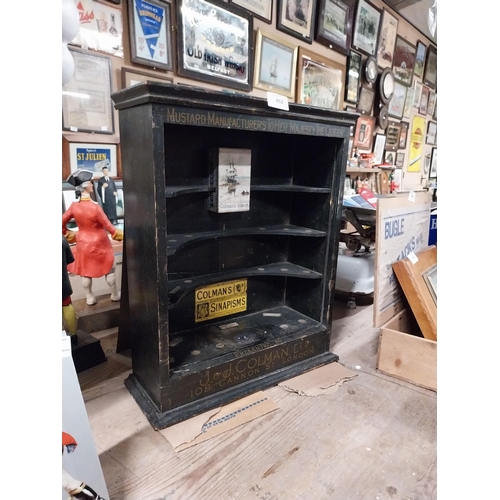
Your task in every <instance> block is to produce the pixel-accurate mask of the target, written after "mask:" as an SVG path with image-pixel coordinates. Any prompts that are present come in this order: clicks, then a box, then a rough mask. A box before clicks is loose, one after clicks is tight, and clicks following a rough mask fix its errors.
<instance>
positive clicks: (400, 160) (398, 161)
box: [394, 153, 405, 167]
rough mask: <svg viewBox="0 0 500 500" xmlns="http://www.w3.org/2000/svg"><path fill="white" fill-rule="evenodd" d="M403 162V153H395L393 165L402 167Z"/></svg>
mask: <svg viewBox="0 0 500 500" xmlns="http://www.w3.org/2000/svg"><path fill="white" fill-rule="evenodd" d="M404 162H405V154H404V153H396V163H394V165H395V166H396V167H402V166H403V165H404Z"/></svg>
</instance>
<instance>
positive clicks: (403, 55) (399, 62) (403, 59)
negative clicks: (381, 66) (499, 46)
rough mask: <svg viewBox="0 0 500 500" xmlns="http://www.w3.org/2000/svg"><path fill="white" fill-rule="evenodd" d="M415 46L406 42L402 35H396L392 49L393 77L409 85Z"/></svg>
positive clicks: (411, 78) (411, 77)
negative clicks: (394, 45)
mask: <svg viewBox="0 0 500 500" xmlns="http://www.w3.org/2000/svg"><path fill="white" fill-rule="evenodd" d="M416 51H417V49H416V47H415V46H414V45H412V44H411V43H410V42H407V41H406V40H405V39H404V38H403V37H402V36H400V35H398V36H397V37H396V48H395V49H394V66H393V68H392V70H393V71H394V78H395V79H396V80H397V81H398V82H400V83H402V84H403V85H406V86H407V87H410V86H411V84H412V80H413V69H414V67H415V55H416Z"/></svg>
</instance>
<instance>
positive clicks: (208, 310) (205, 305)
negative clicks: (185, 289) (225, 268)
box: [194, 279, 247, 322]
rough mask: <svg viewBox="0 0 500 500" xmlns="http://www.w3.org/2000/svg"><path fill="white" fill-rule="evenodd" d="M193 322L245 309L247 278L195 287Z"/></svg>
mask: <svg viewBox="0 0 500 500" xmlns="http://www.w3.org/2000/svg"><path fill="white" fill-rule="evenodd" d="M194 297H195V313H194V314H195V318H194V320H195V322H199V321H207V320H209V319H213V318H219V317H221V316H228V315H229V314H235V313H238V312H242V311H246V310H247V280H246V279H241V280H234V281H224V282H223V283H215V284H214V285H209V286H204V287H201V288H197V289H196V291H195V295H194Z"/></svg>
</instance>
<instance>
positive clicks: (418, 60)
mask: <svg viewBox="0 0 500 500" xmlns="http://www.w3.org/2000/svg"><path fill="white" fill-rule="evenodd" d="M426 53H427V45H425V44H424V43H423V42H421V41H420V40H418V41H417V50H416V53H415V69H414V70H413V74H414V75H415V76H416V77H418V78H422V76H423V75H424V67H425V54H426Z"/></svg>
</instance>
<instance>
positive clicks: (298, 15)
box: [276, 0, 316, 43]
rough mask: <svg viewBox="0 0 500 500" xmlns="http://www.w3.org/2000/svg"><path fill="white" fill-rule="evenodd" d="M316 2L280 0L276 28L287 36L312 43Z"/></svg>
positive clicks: (314, 0) (312, 0) (309, 0)
mask: <svg viewBox="0 0 500 500" xmlns="http://www.w3.org/2000/svg"><path fill="white" fill-rule="evenodd" d="M315 19H316V0H302V1H300V2H297V1H296V0H278V11H277V17H276V28H277V29H278V30H280V31H283V33H286V34H287V35H290V36H293V37H295V38H298V39H299V40H302V41H304V42H307V43H312V41H313V35H314V22H315Z"/></svg>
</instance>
